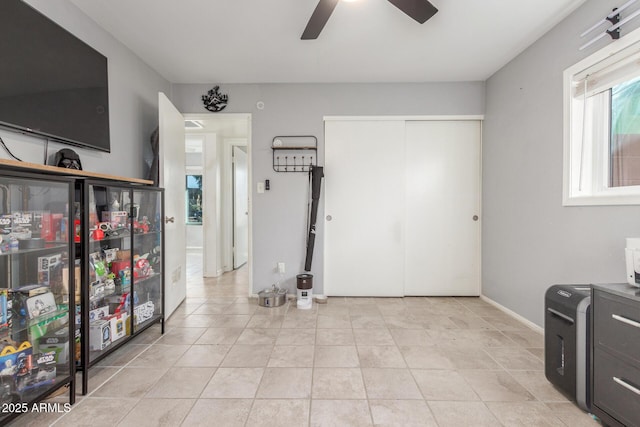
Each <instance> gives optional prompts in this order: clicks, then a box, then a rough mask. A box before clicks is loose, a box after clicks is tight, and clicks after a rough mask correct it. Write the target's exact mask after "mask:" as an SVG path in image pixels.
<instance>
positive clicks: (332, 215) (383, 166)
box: [324, 121, 405, 296]
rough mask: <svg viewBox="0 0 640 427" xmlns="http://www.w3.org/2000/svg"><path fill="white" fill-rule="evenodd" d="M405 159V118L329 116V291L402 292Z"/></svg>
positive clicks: (344, 293) (326, 274)
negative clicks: (344, 117) (346, 118)
mask: <svg viewBox="0 0 640 427" xmlns="http://www.w3.org/2000/svg"><path fill="white" fill-rule="evenodd" d="M404 161H405V156H404V121H326V122H325V170H324V173H325V187H324V188H325V215H326V217H325V226H324V229H325V244H324V291H325V293H326V294H327V295H331V296H340V295H342V296H401V295H402V292H403V286H402V278H403V270H404V236H403V222H404V191H402V189H403V188H404V185H405V179H404Z"/></svg>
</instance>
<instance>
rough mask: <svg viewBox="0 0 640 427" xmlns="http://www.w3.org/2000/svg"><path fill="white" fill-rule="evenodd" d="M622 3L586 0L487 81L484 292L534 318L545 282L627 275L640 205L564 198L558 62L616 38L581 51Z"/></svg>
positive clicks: (639, 229)
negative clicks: (568, 203) (595, 27)
mask: <svg viewBox="0 0 640 427" xmlns="http://www.w3.org/2000/svg"><path fill="white" fill-rule="evenodd" d="M621 3H622V2H621V1H619V0H590V1H588V2H587V3H585V4H584V5H583V6H582V7H580V8H579V9H578V10H576V12H574V13H573V14H572V15H571V16H569V17H568V18H567V19H565V20H564V21H562V23H561V24H559V25H558V26H556V27H555V28H553V29H552V30H551V31H550V32H548V33H547V34H546V35H545V36H543V37H542V38H541V39H540V40H538V41H537V42H536V43H534V44H533V45H532V46H531V47H529V48H528V49H527V50H526V51H524V52H523V53H522V54H521V55H519V56H518V57H517V58H515V59H514V60H512V61H511V62H510V63H509V64H507V65H506V66H505V67H504V68H502V69H501V70H499V71H498V72H497V73H495V74H494V75H493V76H492V77H491V78H490V79H489V80H488V81H487V87H486V97H487V103H486V111H485V121H484V124H483V130H484V131H483V190H482V191H483V201H482V205H483V215H482V225H483V227H482V242H483V244H482V258H483V262H482V283H483V294H485V295H487V296H488V297H489V298H491V299H493V300H495V301H497V302H498V303H500V304H502V305H504V306H506V307H507V308H509V309H511V310H513V311H515V312H516V313H518V314H520V315H522V316H524V317H526V318H527V319H529V320H531V321H533V322H535V323H536V324H538V325H542V324H543V314H544V292H545V290H546V289H547V288H548V287H549V286H551V285H553V284H556V283H602V282H624V281H625V264H624V246H625V241H624V238H625V237H633V236H640V207H635V206H633V207H632V206H599V207H563V206H562V147H563V140H562V138H563V123H562V119H563V118H562V116H563V110H562V106H563V103H562V101H563V100H562V72H563V70H564V69H565V68H567V67H569V66H570V65H573V64H574V63H576V62H578V61H579V60H581V59H582V58H584V57H586V56H588V55H590V54H591V53H593V52H595V51H596V50H597V49H598V48H600V47H602V46H605V45H606V44H608V43H610V42H611V41H610V39H609V38H608V37H607V38H606V39H602V40H601V41H600V42H598V43H596V44H595V45H593V46H592V47H590V48H589V49H586V50H584V51H578V48H579V47H580V46H581V45H582V44H584V43H585V42H586V41H587V40H589V39H590V37H586V38H582V39H581V38H580V34H581V33H582V32H583V31H584V30H586V29H587V28H589V27H591V25H592V24H594V23H596V22H597V21H598V20H600V19H602V18H603V17H604V16H606V15H607V14H608V13H610V12H611V10H612V9H613V8H614V7H616V6H619V5H620V4H621ZM638 21H640V19H636V21H633V22H631V23H629V24H627V25H625V26H624V27H623V29H624V30H623V34H625V33H628V32H629V31H630V30H631V29H633V28H634V27H637V26H638V25H639V24H638ZM604 28H606V26H602V27H601V28H600V30H601V31H603V30H604ZM597 34H598V31H595V32H593V33H592V35H593V36H595V35H597Z"/></svg>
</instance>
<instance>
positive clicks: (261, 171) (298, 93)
mask: <svg viewBox="0 0 640 427" xmlns="http://www.w3.org/2000/svg"><path fill="white" fill-rule="evenodd" d="M212 86H213V85H182V84H177V85H174V87H173V97H172V101H173V102H174V104H175V105H176V107H177V108H178V109H179V110H180V111H181V112H183V113H203V112H205V111H206V110H205V109H204V107H203V105H202V101H201V99H200V97H201V96H202V94H204V93H206V92H207V90H209V89H211V87H212ZM221 91H222V92H223V93H228V94H229V105H228V107H227V108H226V109H225V110H224V112H225V113H227V112H229V113H251V114H252V119H251V120H252V130H251V161H252V180H253V181H252V182H251V188H252V190H251V191H252V204H253V206H252V224H253V235H252V238H253V260H252V261H253V289H254V291H259V290H261V289H263V288H265V287H267V286H270V285H271V284H273V283H275V281H276V280H277V279H278V274H277V271H276V265H277V263H278V262H280V261H282V262H285V264H286V270H287V273H286V275H285V282H284V285H285V286H287V287H288V288H289V290H290V291H294V290H295V286H296V283H295V276H296V274H299V273H301V272H303V267H304V254H305V241H306V232H307V230H306V213H307V197H308V195H307V186H308V180H307V175H306V174H297V173H276V172H274V171H273V169H272V163H271V149H270V145H271V140H272V138H273V137H274V136H276V135H316V136H317V137H318V140H319V142H320V144H319V145H320V152H319V154H320V160H321V161H320V164H322V163H323V158H324V156H323V121H322V119H323V116H328V115H455V114H482V113H483V112H484V83H482V82H462V83H415V84H254V85H249V84H247V85H222V86H221ZM258 101H262V102H264V105H265V106H264V109H263V110H259V109H257V107H256V103H257V102H258ZM265 179H269V180H270V181H271V190H270V191H268V192H265V193H264V194H257V193H256V183H257V182H258V181H264V180H265ZM381 203H383V201H381ZM319 218H321V219H322V218H324V210H323V205H322V203H321V204H320V210H319ZM317 231H318V237H317V240H316V247H315V255H314V261H313V269H312V273H313V274H314V291H315V292H318V293H322V292H323V284H322V269H323V256H322V252H323V245H324V238H323V221H319V222H318V228H317Z"/></svg>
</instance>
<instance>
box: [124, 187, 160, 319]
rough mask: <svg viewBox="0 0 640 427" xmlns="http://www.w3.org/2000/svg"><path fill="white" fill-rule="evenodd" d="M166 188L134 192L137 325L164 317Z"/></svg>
mask: <svg viewBox="0 0 640 427" xmlns="http://www.w3.org/2000/svg"><path fill="white" fill-rule="evenodd" d="M162 194H163V193H162V191H157V190H151V189H144V190H142V189H140V190H137V189H136V190H134V191H133V202H134V203H133V205H134V206H135V207H136V209H134V211H133V212H132V223H133V233H134V234H133V264H134V265H133V274H132V276H133V289H134V296H133V307H134V308H133V325H134V326H133V327H134V331H138V330H141V329H144V328H145V327H147V326H148V325H151V324H153V323H156V322H157V321H158V320H159V319H161V318H162V316H163V304H162V302H163V286H162V283H163V271H162V267H163V263H162V246H163V245H162V218H163V213H162Z"/></svg>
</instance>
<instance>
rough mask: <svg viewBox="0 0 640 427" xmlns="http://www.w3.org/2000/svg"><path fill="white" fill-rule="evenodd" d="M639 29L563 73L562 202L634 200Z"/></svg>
mask: <svg viewBox="0 0 640 427" xmlns="http://www.w3.org/2000/svg"><path fill="white" fill-rule="evenodd" d="M639 64H640V30H636V31H634V32H632V33H630V34H628V35H627V36H626V37H624V38H622V39H620V40H618V41H616V42H614V43H611V44H610V45H608V46H607V47H605V48H604V49H601V50H600V51H598V52H596V53H595V54H593V55H591V56H590V57H588V58H586V59H585V60H583V61H581V62H579V63H578V64H576V65H574V66H572V67H570V68H569V69H567V70H566V71H565V73H564V94H565V138H564V139H565V148H564V192H563V202H564V205H622V204H626V205H628V204H640V65H639Z"/></svg>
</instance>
